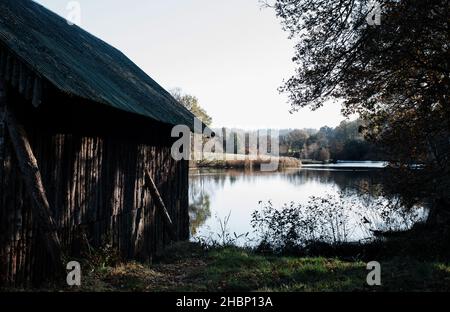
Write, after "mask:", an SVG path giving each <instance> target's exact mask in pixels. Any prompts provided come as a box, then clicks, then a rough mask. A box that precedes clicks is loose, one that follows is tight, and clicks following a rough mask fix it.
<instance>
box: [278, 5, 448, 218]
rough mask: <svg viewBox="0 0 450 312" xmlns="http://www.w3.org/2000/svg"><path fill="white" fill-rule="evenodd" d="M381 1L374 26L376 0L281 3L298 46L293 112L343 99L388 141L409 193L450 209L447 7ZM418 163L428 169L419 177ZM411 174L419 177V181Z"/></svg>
mask: <svg viewBox="0 0 450 312" xmlns="http://www.w3.org/2000/svg"><path fill="white" fill-rule="evenodd" d="M449 3H450V2H449V1H447V0H380V1H378V4H379V7H380V8H381V24H380V25H373V23H370V22H368V21H370V19H369V18H370V17H371V15H373V13H374V12H373V8H374V6H373V2H372V1H368V0H340V1H334V0H274V1H273V2H272V3H270V4H269V5H270V6H272V7H273V8H274V9H275V11H276V13H277V15H278V16H279V17H280V18H281V20H282V23H283V27H284V29H285V30H287V31H288V32H289V33H290V37H291V38H292V39H293V40H296V42H297V45H296V55H295V56H294V58H293V60H294V62H295V63H296V64H297V71H296V74H295V75H294V76H293V77H291V78H290V79H289V80H288V81H287V82H286V83H285V85H284V86H283V87H282V88H281V90H282V91H284V92H286V93H287V94H288V95H289V98H290V100H291V103H292V109H293V110H297V109H299V108H301V107H305V106H309V107H311V108H312V109H317V108H318V107H320V106H322V105H323V104H324V103H325V102H326V101H327V100H329V99H339V100H341V101H342V103H343V112H344V113H345V114H352V113H359V114H360V116H361V117H362V118H364V119H365V121H366V122H367V126H366V128H365V131H366V134H367V135H368V137H370V138H371V139H373V140H376V141H377V142H380V143H382V144H383V145H384V146H385V147H386V148H385V152H386V153H387V155H390V160H391V163H392V164H393V165H395V166H396V167H397V168H401V171H398V172H401V173H402V174H398V175H397V176H398V177H399V179H400V180H399V181H397V183H396V185H400V184H399V183H400V182H401V183H406V184H402V188H407V189H409V190H410V191H411V193H412V194H410V195H411V196H410V198H417V197H419V196H418V195H419V193H423V194H424V195H426V196H429V197H430V196H431V197H432V198H433V200H434V201H435V205H434V207H435V210H436V209H437V210H447V211H449V210H450V192H448V190H449V189H450V182H449V180H450V178H449V177H450V162H449V160H450V157H449V156H450V103H449V98H448V95H449V94H450V93H449V81H450V72H449V60H450V52H449V42H450V40H449V39H450V38H449V36H450V31H449V29H450V28H449V21H450V17H449V11H450V10H449V8H450V7H449V6H450V4H449ZM418 163H420V164H422V169H423V170H420V172H419V171H417V170H412V169H413V168H415V166H416V165H417V164H418ZM411 177H414V179H413V178H411Z"/></svg>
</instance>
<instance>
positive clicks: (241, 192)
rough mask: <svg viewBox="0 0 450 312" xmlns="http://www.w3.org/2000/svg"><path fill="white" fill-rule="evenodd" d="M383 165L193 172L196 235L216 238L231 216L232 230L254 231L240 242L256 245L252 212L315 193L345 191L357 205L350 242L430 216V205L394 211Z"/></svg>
mask: <svg viewBox="0 0 450 312" xmlns="http://www.w3.org/2000/svg"><path fill="white" fill-rule="evenodd" d="M384 165H385V164H384V163H383V162H338V163H336V164H329V165H305V166H303V167H302V168H301V169H288V170H283V171H278V172H260V171H252V172H250V171H243V170H231V169H228V170H213V169H195V170H191V171H190V191H189V197H190V218H191V239H192V240H197V239H198V238H212V237H217V234H218V233H221V231H222V230H221V224H222V225H223V222H224V220H226V219H227V217H228V216H229V221H228V223H227V225H226V228H227V231H228V232H229V233H231V234H232V233H236V234H238V235H239V234H245V233H249V235H248V239H245V240H244V239H243V240H242V241H240V242H238V244H241V245H242V244H249V245H252V244H254V243H255V241H256V236H255V235H256V234H255V233H254V231H253V228H252V227H251V222H250V221H251V214H252V212H253V211H255V210H256V209H260V208H261V207H262V206H263V205H264V204H266V203H267V202H269V201H270V202H271V203H272V206H273V207H275V208H277V207H278V208H279V207H282V206H283V205H284V204H289V203H291V202H293V203H296V204H306V203H307V202H308V200H309V199H310V197H311V196H317V197H322V196H327V195H331V196H337V197H338V196H340V195H341V196H342V198H343V199H342V200H343V201H348V202H349V203H352V205H348V207H350V206H352V207H353V208H352V209H350V208H349V209H348V211H346V220H347V221H346V222H348V224H349V229H350V231H349V235H348V240H349V241H362V240H365V239H370V238H371V237H373V233H374V231H377V230H398V229H405V228H409V227H411V226H412V225H413V224H414V223H416V222H418V221H421V220H423V219H424V218H425V217H426V209H425V208H423V207H414V209H412V210H410V211H409V212H404V211H403V210H402V209H392V206H393V203H392V202H391V201H388V200H387V199H386V198H384V197H382V196H381V195H380V190H381V188H382V179H381V177H382V174H383V169H382V168H383V167H384ZM394 200H395V199H394ZM391 210H392V211H391Z"/></svg>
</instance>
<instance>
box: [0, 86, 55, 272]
mask: <svg viewBox="0 0 450 312" xmlns="http://www.w3.org/2000/svg"><path fill="white" fill-rule="evenodd" d="M0 102H1V103H3V104H1V105H0V106H2V105H3V106H4V108H5V113H4V116H5V121H6V127H7V130H8V134H9V138H10V140H11V142H12V145H13V147H14V151H15V154H16V157H17V161H18V164H19V168H20V171H21V174H22V177H23V179H24V182H25V185H26V187H27V191H28V193H29V195H30V198H31V199H32V203H33V207H34V210H35V213H36V216H38V218H39V223H38V224H39V225H40V227H41V229H42V236H43V241H44V243H45V246H46V249H47V252H48V254H49V256H50V260H51V263H52V264H53V265H54V266H55V268H54V272H55V274H58V273H62V272H63V262H62V251H61V244H60V240H59V237H58V234H57V232H56V229H57V228H56V225H55V222H54V220H53V217H52V212H51V210H50V205H49V203H48V199H47V195H46V193H45V189H44V186H43V183H42V178H41V174H40V171H39V167H38V164H37V160H36V158H35V156H34V154H33V151H32V148H31V145H30V142H29V140H28V137H27V134H26V132H25V129H24V128H23V126H22V125H20V124H19V123H18V122H17V120H16V117H15V115H14V113H13V111H12V110H11V109H10V108H9V107H8V102H7V94H6V85H5V84H4V83H3V82H2V81H0ZM15 208H16V209H17V208H18V207H15Z"/></svg>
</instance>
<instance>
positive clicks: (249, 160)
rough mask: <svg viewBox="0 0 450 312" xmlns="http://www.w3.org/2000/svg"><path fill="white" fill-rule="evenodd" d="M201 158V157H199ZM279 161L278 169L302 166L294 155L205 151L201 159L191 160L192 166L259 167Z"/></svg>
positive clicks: (221, 167) (222, 167)
mask: <svg viewBox="0 0 450 312" xmlns="http://www.w3.org/2000/svg"><path fill="white" fill-rule="evenodd" d="M198 158H200V157H198ZM270 162H272V163H277V164H278V169H286V168H300V167H301V166H302V162H301V161H300V160H299V159H297V158H293V157H272V156H258V155H242V154H236V155H235V154H215V153H205V155H203V158H202V159H201V160H196V161H191V162H190V165H189V166H190V168H215V169H251V168H252V169H259V168H260V167H261V165H262V164H268V163H270Z"/></svg>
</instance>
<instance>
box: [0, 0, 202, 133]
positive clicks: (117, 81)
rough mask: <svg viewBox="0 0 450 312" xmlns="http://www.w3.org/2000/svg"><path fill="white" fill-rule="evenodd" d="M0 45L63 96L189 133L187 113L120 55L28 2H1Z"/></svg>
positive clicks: (20, 0)
mask: <svg viewBox="0 0 450 312" xmlns="http://www.w3.org/2000/svg"><path fill="white" fill-rule="evenodd" d="M0 42H1V43H2V44H3V45H5V46H6V47H7V49H9V50H10V52H12V53H13V54H14V55H16V56H17V58H18V59H20V61H21V62H24V63H25V64H26V66H27V67H28V69H30V70H31V71H32V72H33V73H35V74H36V75H37V76H39V77H41V78H43V79H42V80H47V81H48V82H50V83H51V84H52V85H54V86H55V87H56V88H57V89H59V90H60V91H62V92H64V93H66V94H69V95H72V96H76V97H80V98H83V99H87V100H90V101H94V102H97V103H101V104H105V105H108V106H111V107H114V108H116V109H119V110H122V111H126V112H131V113H135V114H139V115H142V116H145V117H148V118H151V119H153V120H156V121H159V122H163V123H168V124H172V125H175V124H185V125H188V126H189V127H190V128H191V129H193V123H194V116H193V115H192V114H191V112H189V111H188V110H187V109H186V108H185V107H184V106H182V105H181V104H179V103H178V102H177V101H176V100H175V99H174V98H173V97H172V96H171V95H170V94H169V93H168V92H167V91H166V90H164V89H163V88H162V87H161V86H160V85H159V84H158V83H157V82H155V81H154V80H153V79H152V78H150V77H149V76H148V75H147V74H146V73H145V72H144V71H143V70H141V69H140V68H139V67H138V66H137V65H135V64H134V63H133V62H132V61H131V60H130V59H128V58H127V57H126V56H125V55H124V54H122V53H121V52H120V51H119V50H117V49H115V48H114V47H112V46H111V45H109V44H107V43H105V42H104V41H102V40H100V39H99V38H97V37H95V36H93V35H91V34H90V33H88V32H86V31H84V30H83V29H81V28H80V27H78V26H75V25H74V26H71V25H69V24H68V23H67V21H66V20H65V19H64V18H62V17H60V16H58V15H57V14H55V13H53V12H51V11H49V10H48V9H46V8H44V7H43V6H41V5H39V4H37V3H35V2H33V1H31V0H1V2H0ZM61 105H64V103H61Z"/></svg>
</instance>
